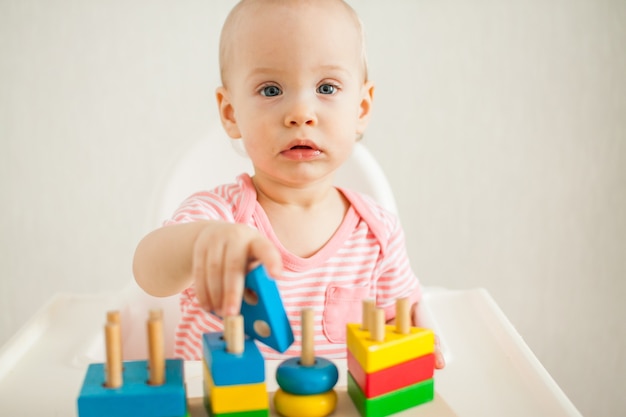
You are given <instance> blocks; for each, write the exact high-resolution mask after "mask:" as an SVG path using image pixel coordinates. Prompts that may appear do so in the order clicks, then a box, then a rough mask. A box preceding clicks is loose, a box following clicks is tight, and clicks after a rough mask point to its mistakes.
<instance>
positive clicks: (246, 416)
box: [204, 395, 270, 417]
mask: <svg viewBox="0 0 626 417" xmlns="http://www.w3.org/2000/svg"><path fill="white" fill-rule="evenodd" d="M204 408H205V409H206V412H207V414H208V415H209V417H269V415H270V410H249V411H236V412H233V413H214V412H213V411H211V403H210V402H209V397H208V396H207V395H205V396H204Z"/></svg>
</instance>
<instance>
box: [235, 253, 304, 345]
mask: <svg viewBox="0 0 626 417" xmlns="http://www.w3.org/2000/svg"><path fill="white" fill-rule="evenodd" d="M241 315H243V317H244V318H245V322H244V330H245V332H246V334H247V335H248V336H250V337H252V338H254V339H257V340H258V341H260V342H262V343H264V344H266V345H267V346H269V347H271V348H272V349H274V350H276V351H278V352H281V353H282V352H284V351H286V350H287V348H288V347H289V346H291V344H292V343H293V332H292V330H291V325H290V324H289V319H288V318H287V313H286V312H285V308H284V307H283V302H282V300H281V298H280V293H279V292H278V287H277V286H276V282H275V281H274V280H273V279H272V278H270V277H269V275H268V274H267V270H266V269H265V267H264V266H263V265H259V266H257V267H256V268H254V269H253V270H251V271H250V272H248V273H247V274H246V278H245V282H244V297H243V301H242V303H241Z"/></svg>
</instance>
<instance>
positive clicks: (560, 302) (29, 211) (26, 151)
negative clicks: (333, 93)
mask: <svg viewBox="0 0 626 417" xmlns="http://www.w3.org/2000/svg"><path fill="white" fill-rule="evenodd" d="M233 3H234V2H233V1H232V0H231V1H226V0H221V1H201V0H195V1H194V0H184V1H177V2H171V1H166V0H160V1H157V0H135V1H119V0H118V1H106V2H105V1H83V0H45V1H44V0H21V1H8V0H0V141H1V142H0V144H1V146H0V195H1V196H2V205H1V206H0V254H1V255H0V256H1V257H0V343H2V342H4V341H6V340H7V339H8V338H9V337H10V336H11V334H13V333H14V332H15V331H16V330H17V329H18V328H19V327H20V325H22V324H23V323H24V321H25V320H26V319H27V318H28V317H29V316H30V315H31V314H32V313H33V312H34V311H35V310H36V309H37V308H38V307H40V306H41V305H42V303H44V302H45V301H46V300H47V299H48V298H49V297H50V296H51V295H52V294H53V293H55V292H57V291H70V292H79V293H83V292H84V293H91V292H99V291H106V290H116V289H119V288H121V287H123V286H124V285H125V284H126V283H127V282H128V280H130V279H131V272H130V265H131V258H132V254H133V250H134V246H135V244H136V243H137V241H138V240H139V239H140V237H141V236H143V234H145V233H146V232H147V231H148V228H149V224H148V222H147V221H146V217H145V216H146V214H147V213H149V212H150V209H151V206H152V205H153V199H154V195H155V193H156V192H157V191H158V188H159V185H160V184H161V180H162V178H163V176H164V175H165V174H166V173H167V170H168V169H169V168H170V167H171V166H172V164H173V163H174V162H175V160H176V158H177V157H178V156H179V155H180V154H181V152H182V151H183V150H184V148H185V147H186V146H188V145H190V144H191V143H192V142H194V141H196V140H198V139H200V138H203V137H204V135H205V133H206V132H207V131H208V130H209V129H210V127H211V126H212V125H214V124H215V123H217V115H216V110H215V104H214V99H213V91H214V88H215V87H216V86H217V85H218V75H217V74H218V72H217V59H216V58H217V52H216V46H217V37H218V33H219V28H220V26H221V22H222V21H223V19H224V18H225V16H226V13H227V11H228V10H229V9H230V7H231V5H232V4H233ZM351 3H352V4H353V5H354V7H355V8H356V9H357V11H358V12H359V13H360V15H361V18H362V20H363V21H364V23H365V27H366V32H367V37H368V53H369V57H370V65H371V74H372V78H373V79H374V80H375V81H376V82H377V86H378V89H377V91H376V101H375V113H374V119H373V121H372V124H371V128H370V129H369V131H368V134H367V136H366V138H365V141H364V143H365V144H366V145H367V146H368V147H369V148H370V149H371V150H372V151H373V152H374V153H375V155H376V156H377V158H378V159H379V161H380V162H381V164H382V165H383V167H384V168H385V170H386V172H387V174H388V176H389V178H390V180H391V182H392V184H393V187H394V191H395V193H396V197H397V200H398V204H399V210H400V214H401V219H402V222H403V224H404V226H405V229H406V232H407V236H408V246H409V251H410V255H411V259H412V262H413V265H414V268H415V269H416V271H417V272H418V274H419V276H420V277H421V278H422V280H423V282H424V283H425V284H427V285H438V286H445V287H449V288H472V287H477V286H482V287H486V288H487V289H488V290H489V291H490V292H491V294H492V295H493V297H494V298H495V299H496V301H497V302H498V303H499V305H500V306H501V307H502V309H503V310H504V311H505V313H506V314H507V315H508V317H509V318H510V319H511V321H512V322H513V323H514V325H515V326H516V327H517V329H518V330H519V332H520V333H521V334H522V336H523V337H524V338H525V340H526V341H527V343H528V344H529V345H530V346H531V348H532V349H533V350H534V352H535V353H536V355H537V356H538V357H539V359H540V360H541V361H542V363H543V364H544V365H545V366H546V368H547V369H548V371H549V372H550V373H551V374H552V375H553V376H554V378H555V379H556V381H557V382H558V383H559V384H560V385H561V387H562V388H563V389H564V391H565V392H566V394H567V395H568V396H569V397H570V398H571V399H572V400H573V402H574V403H575V404H576V405H577V407H578V408H579V409H580V410H581V412H582V413H583V414H584V415H587V416H623V415H626V400H625V398H626V396H624V395H623V392H622V391H623V389H624V387H625V386H626V376H625V375H626V364H625V363H626V358H625V353H624V352H625V351H626V333H625V327H626V326H625V325H624V318H625V316H626V308H625V307H624V297H625V296H626V46H625V45H626V2H623V1H621V0H614V1H611V0H508V1H501V0H472V1H467V0H448V1H433V0H431V1H426V0H394V1H386V2H382V1H375V0H353V1H351Z"/></svg>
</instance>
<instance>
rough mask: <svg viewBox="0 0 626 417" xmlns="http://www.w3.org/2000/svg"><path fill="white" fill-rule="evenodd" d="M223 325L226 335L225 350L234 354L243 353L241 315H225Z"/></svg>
mask: <svg viewBox="0 0 626 417" xmlns="http://www.w3.org/2000/svg"><path fill="white" fill-rule="evenodd" d="M224 326H225V327H224V334H225V335H226V351H227V352H229V353H234V354H241V353H243V348H244V333H243V316H242V315H237V316H230V317H228V316H227V317H226V320H225V321H224Z"/></svg>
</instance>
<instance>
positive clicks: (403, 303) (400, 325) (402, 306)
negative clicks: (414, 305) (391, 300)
mask: <svg viewBox="0 0 626 417" xmlns="http://www.w3.org/2000/svg"><path fill="white" fill-rule="evenodd" d="M410 331H411V306H410V305H409V299H408V298H407V297H404V298H398V299H397V300H396V333H400V334H409V332H410Z"/></svg>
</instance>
